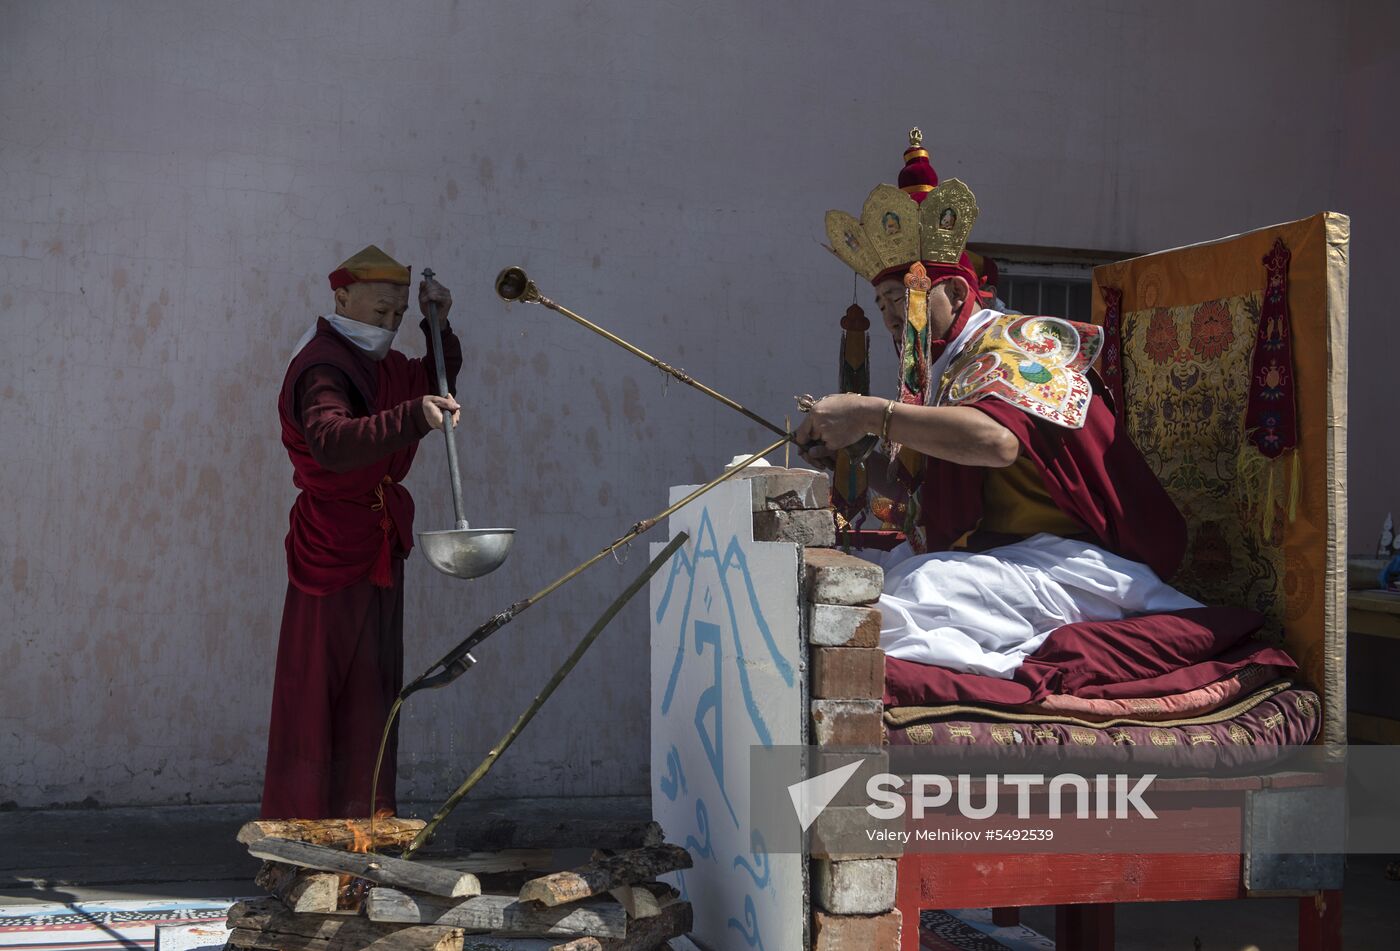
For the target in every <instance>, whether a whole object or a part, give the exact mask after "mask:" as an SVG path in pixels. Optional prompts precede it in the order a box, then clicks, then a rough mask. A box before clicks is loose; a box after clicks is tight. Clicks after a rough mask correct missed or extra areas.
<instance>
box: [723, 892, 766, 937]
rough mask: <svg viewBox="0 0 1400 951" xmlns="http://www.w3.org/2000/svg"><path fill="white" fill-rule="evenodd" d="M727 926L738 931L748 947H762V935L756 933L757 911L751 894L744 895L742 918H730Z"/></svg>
mask: <svg viewBox="0 0 1400 951" xmlns="http://www.w3.org/2000/svg"><path fill="white" fill-rule="evenodd" d="M729 927H731V928H733V929H734V930H735V931H737V932H739V935H740V936H741V937H742V938H743V939H744V943H745V944H747V945H748V946H749V947H751V948H760V949H761V948H762V947H763V936H762V935H760V934H759V933H758V912H757V911H756V910H755V909H754V905H753V896H752V895H745V896H744V920H743V921H742V922H740V921H739V919H738V918H730V919H729Z"/></svg>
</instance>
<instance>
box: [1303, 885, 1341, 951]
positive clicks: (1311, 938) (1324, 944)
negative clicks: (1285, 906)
mask: <svg viewBox="0 0 1400 951" xmlns="http://www.w3.org/2000/svg"><path fill="white" fill-rule="evenodd" d="M1341 948H1342V893H1341V892H1340V891H1326V892H1318V893H1317V894H1316V895H1307V896H1304V897H1303V898H1300V899H1298V951H1341Z"/></svg>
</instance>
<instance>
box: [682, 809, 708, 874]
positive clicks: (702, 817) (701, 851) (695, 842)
mask: <svg viewBox="0 0 1400 951" xmlns="http://www.w3.org/2000/svg"><path fill="white" fill-rule="evenodd" d="M695 831H696V832H698V833H700V835H701V836H702V837H703V840H702V839H697V838H695V836H693V835H687V836H686V837H685V847H686V850H687V851H689V852H694V853H695V855H696V857H697V858H702V859H709V860H710V861H711V862H713V861H714V860H715V849H714V846H713V845H712V844H711V843H710V810H709V809H708V808H707V807H706V806H705V800H703V799H696V800H695Z"/></svg>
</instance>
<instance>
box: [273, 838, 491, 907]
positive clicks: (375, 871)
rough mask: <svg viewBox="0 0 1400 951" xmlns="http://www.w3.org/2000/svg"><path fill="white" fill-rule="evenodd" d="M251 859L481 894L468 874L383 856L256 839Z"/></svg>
mask: <svg viewBox="0 0 1400 951" xmlns="http://www.w3.org/2000/svg"><path fill="white" fill-rule="evenodd" d="M248 852H249V854H251V855H252V856H253V857H254V858H260V859H270V860H272V861H275V862H286V863H288V864H290V865H297V866H300V867H302V868H310V869H316V870H318V871H322V872H340V873H342V874H346V875H353V876H355V877H356V878H363V879H365V880H366V881H370V882H375V883H377V884H380V885H393V886H396V887H399V888H408V889H412V890H414V891H419V892H427V893H428V894H429V895H441V896H443V897H444V898H466V897H469V896H471V895H479V894H481V882H480V880H478V879H477V877H476V876H475V875H472V874H471V873H469V872H458V871H455V870H453V869H446V868H436V867H434V866H431V865H424V864H422V863H421V862H405V861H403V860H402V859H393V858H389V857H388V856H384V855H374V854H366V853H361V852H344V851H341V850H339V849H332V848H327V847H326V846H324V845H311V844H310V843H307V842H293V841H291V840H290V839H275V838H265V839H259V840H258V841H256V842H254V843H252V844H251V845H249V846H248Z"/></svg>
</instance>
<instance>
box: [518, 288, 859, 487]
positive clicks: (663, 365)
mask: <svg viewBox="0 0 1400 951" xmlns="http://www.w3.org/2000/svg"><path fill="white" fill-rule="evenodd" d="M496 296H497V297H499V298H500V299H501V300H503V301H505V302H506V303H508V304H513V303H516V302H517V301H518V302H520V303H523V304H539V305H540V306H541V307H545V308H548V309H549V310H552V311H554V312H555V313H556V314H561V315H563V316H565V317H567V318H569V319H570V320H572V321H573V322H574V323H576V324H578V325H579V326H581V327H586V328H588V329H589V330H591V331H593V332H594V333H595V334H597V335H598V336H600V337H602V338H603V339H605V340H609V341H611V342H613V343H615V344H617V345H618V346H619V347H621V348H622V349H623V350H626V351H627V352H628V353H630V354H632V356H634V357H639V358H641V359H642V360H645V361H646V362H647V363H650V364H651V365H652V366H654V367H656V368H657V369H658V370H660V371H661V372H662V373H665V374H667V375H668V376H670V377H672V378H673V379H676V380H679V381H680V382H682V383H684V384H685V385H686V386H689V387H693V388H694V389H697V390H699V391H700V392H701V393H704V394H705V395H706V396H708V397H710V398H711V399H713V400H715V401H716V402H719V403H723V404H724V405H725V406H728V407H729V408H730V409H732V410H734V411H735V412H736V413H740V414H742V415H744V416H747V417H748V418H749V419H751V420H752V421H754V422H755V423H758V424H759V425H760V426H763V427H765V428H767V429H771V430H772V431H773V432H775V433H777V434H778V435H779V436H783V435H787V434H788V431H787V430H786V429H785V428H783V427H782V426H779V425H778V424H777V423H774V422H770V421H769V420H766V419H764V418H763V417H762V416H760V415H758V414H757V413H755V412H754V411H753V410H751V409H749V408H748V407H747V406H744V405H743V404H742V403H739V402H737V401H735V400H732V399H730V398H729V397H727V396H725V395H724V394H723V393H721V392H719V391H718V390H715V389H712V388H710V387H708V386H706V385H705V384H704V383H701V382H700V381H699V380H697V379H695V377H693V376H691V375H690V374H689V373H687V372H685V371H684V370H682V369H679V368H678V367H674V366H672V365H671V364H669V363H667V362H666V361H664V360H659V359H657V358H656V357H654V356H652V355H651V354H649V353H647V352H646V351H645V350H643V349H642V348H641V347H638V346H637V345H635V344H633V343H630V342H628V341H626V340H624V339H622V338H621V337H619V336H618V335H617V334H615V333H612V332H611V331H609V330H605V329H604V328H602V327H600V326H598V325H597V324H595V323H594V322H593V321H591V320H589V319H588V318H587V317H584V316H582V315H581V314H576V313H574V312H573V311H572V310H570V309H569V308H567V307H565V306H564V305H562V304H560V303H558V302H557V301H553V300H550V299H549V298H548V297H545V296H544V295H543V294H541V293H540V289H539V286H538V285H537V284H535V282H534V281H532V280H530V276H529V275H528V274H526V273H525V269H524V268H520V267H508V268H505V269H504V270H502V271H501V273H500V274H497V275H496ZM806 399H807V402H806V403H805V404H804V403H803V402H802V401H801V400H799V401H798V405H799V408H800V409H801V410H802V412H804V413H805V412H807V411H808V410H810V409H811V408H812V406H813V405H814V404H815V402H816V401H815V400H812V399H811V397H807V398H806ZM879 441H880V437H878V436H874V435H867V436H862V437H861V438H860V439H858V440H857V441H856V442H855V443H853V444H851V445H850V446H848V447H846V451H847V452H850V453H851V454H852V455H853V456H854V458H855V459H856V461H858V462H863V461H864V460H865V458H866V457H867V456H869V455H870V453H871V452H872V451H873V450H874V449H875V446H876V445H877V444H878V443H879ZM794 443H795V440H794ZM815 445H817V444H816V443H811V444H810V445H809V446H798V448H799V449H804V450H805V449H808V448H811V446H815Z"/></svg>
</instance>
